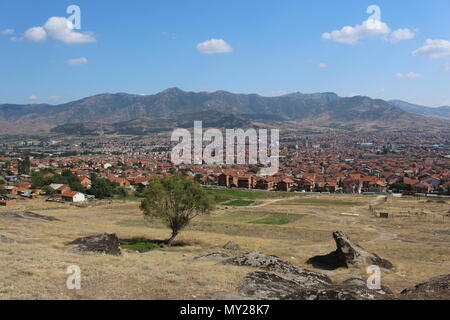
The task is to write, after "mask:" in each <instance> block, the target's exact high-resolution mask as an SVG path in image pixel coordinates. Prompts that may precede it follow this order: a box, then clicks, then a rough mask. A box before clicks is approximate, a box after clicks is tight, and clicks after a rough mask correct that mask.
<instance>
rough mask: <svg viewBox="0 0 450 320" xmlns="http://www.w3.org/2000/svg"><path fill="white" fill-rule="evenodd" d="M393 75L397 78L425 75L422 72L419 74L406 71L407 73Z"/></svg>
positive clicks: (413, 77) (421, 76)
mask: <svg viewBox="0 0 450 320" xmlns="http://www.w3.org/2000/svg"><path fill="white" fill-rule="evenodd" d="M395 77H396V78H397V79H420V78H423V77H425V76H424V75H423V74H421V73H415V72H408V73H405V74H403V73H397V74H396V75H395Z"/></svg>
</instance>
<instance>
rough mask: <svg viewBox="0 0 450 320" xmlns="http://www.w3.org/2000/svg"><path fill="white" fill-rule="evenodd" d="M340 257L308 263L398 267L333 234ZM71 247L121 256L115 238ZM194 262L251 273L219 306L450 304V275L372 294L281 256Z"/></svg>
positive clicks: (360, 284)
mask: <svg viewBox="0 0 450 320" xmlns="http://www.w3.org/2000/svg"><path fill="white" fill-rule="evenodd" d="M333 237H334V240H335V241H336V245H337V249H336V251H334V252H332V253H330V254H328V255H325V256H316V257H313V258H311V259H309V260H308V262H307V263H309V264H312V265H314V266H315V267H316V268H321V269H327V270H330V269H337V268H349V267H351V268H365V267H367V266H370V265H377V266H379V267H380V268H384V269H390V270H393V269H395V267H394V265H393V264H392V263H391V262H389V261H387V260H385V259H383V258H381V257H379V256H378V255H376V254H374V253H370V252H367V251H366V250H364V249H363V248H362V247H360V246H358V245H357V244H355V243H353V242H352V241H350V239H349V238H348V237H347V236H346V235H345V234H344V233H343V232H335V233H334V234H333ZM67 245H70V246H74V245H76V247H73V248H72V249H70V250H69V252H71V253H78V254H80V253H89V252H93V253H103V254H112V255H120V254H121V249H120V240H119V238H118V237H117V235H115V234H107V233H105V234H101V235H95V236H90V237H86V238H79V239H76V240H75V241H72V242H70V243H68V244H67ZM224 248H225V249H226V250H228V251H229V252H232V251H237V250H240V248H239V246H238V245H236V244H234V243H232V242H230V243H227V244H226V245H225V246H224ZM191 261H193V262H201V261H217V262H218V263H219V264H225V265H235V266H242V267H251V268H255V269H257V271H253V272H250V273H249V274H247V276H246V277H245V278H244V280H243V283H242V285H241V286H240V287H238V288H237V292H238V293H237V294H235V293H223V292H221V293H217V294H215V295H214V296H213V297H211V299H214V300H229V299H233V300H395V299H445V300H447V299H450V274H449V275H443V276H439V277H435V278H432V279H430V280H428V281H426V282H424V283H420V284H418V285H416V286H414V287H411V288H407V289H404V290H403V291H402V292H401V293H400V294H395V293H394V292H392V291H391V290H390V289H389V288H387V287H385V286H381V287H380V288H378V289H370V288H369V286H368V285H367V282H366V281H364V280H363V279H361V278H351V279H347V280H345V281H344V282H342V283H333V281H332V280H331V279H330V278H329V277H328V276H327V275H326V274H324V273H321V272H315V271H311V270H307V269H303V268H301V267H298V266H295V265H293V264H291V263H289V262H287V261H284V260H282V259H280V258H278V257H275V256H269V255H265V254H262V253H257V252H250V253H244V254H241V255H236V256H229V255H228V254H225V253H222V252H216V253H211V254H208V255H205V256H201V257H196V258H194V259H192V260H191Z"/></svg>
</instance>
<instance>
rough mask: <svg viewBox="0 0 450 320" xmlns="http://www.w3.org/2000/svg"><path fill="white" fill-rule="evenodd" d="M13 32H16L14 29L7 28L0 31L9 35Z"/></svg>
mask: <svg viewBox="0 0 450 320" xmlns="http://www.w3.org/2000/svg"><path fill="white" fill-rule="evenodd" d="M13 33H14V30H13V29H5V30H2V31H0V34H2V35H4V36H7V35H10V34H13Z"/></svg>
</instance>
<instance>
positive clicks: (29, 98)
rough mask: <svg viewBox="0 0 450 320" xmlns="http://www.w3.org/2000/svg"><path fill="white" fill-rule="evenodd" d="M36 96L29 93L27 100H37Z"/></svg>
mask: <svg viewBox="0 0 450 320" xmlns="http://www.w3.org/2000/svg"><path fill="white" fill-rule="evenodd" d="M37 98H38V97H37V96H35V95H31V96H29V97H28V100H37Z"/></svg>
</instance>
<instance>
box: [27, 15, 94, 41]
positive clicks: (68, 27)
mask: <svg viewBox="0 0 450 320" xmlns="http://www.w3.org/2000/svg"><path fill="white" fill-rule="evenodd" d="M47 36H50V37H52V38H53V39H55V40H58V41H61V42H64V43H67V44H74V43H89V42H95V41H96V40H95V37H94V36H93V35H92V34H91V33H81V32H76V31H74V26H73V23H72V22H71V21H69V20H68V19H66V18H63V17H51V18H49V19H48V20H47V22H46V23H45V24H44V25H43V26H42V27H33V28H30V29H28V30H27V31H26V32H25V38H26V39H28V40H31V41H35V42H37V41H44V40H45V39H47Z"/></svg>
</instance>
